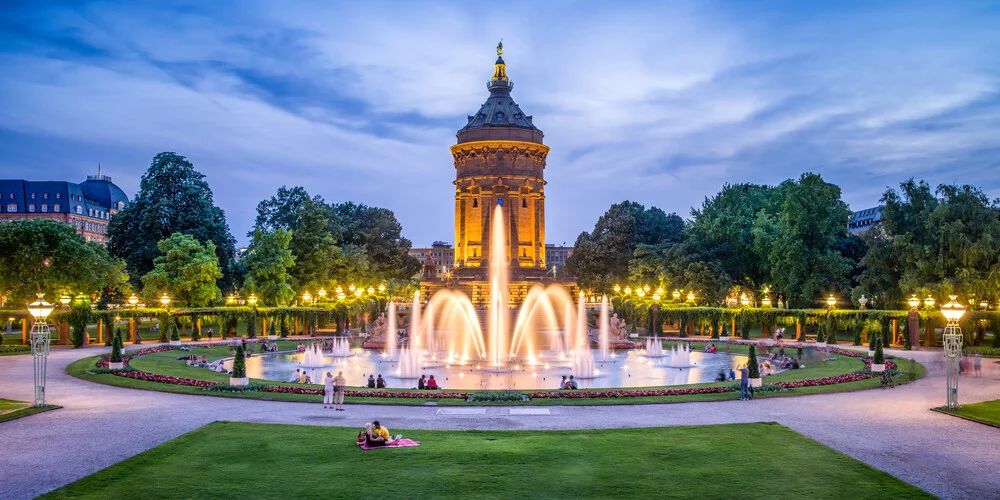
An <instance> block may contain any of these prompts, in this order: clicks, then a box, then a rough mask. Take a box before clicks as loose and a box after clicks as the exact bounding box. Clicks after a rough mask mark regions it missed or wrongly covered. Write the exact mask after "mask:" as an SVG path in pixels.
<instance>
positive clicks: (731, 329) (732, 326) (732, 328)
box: [729, 316, 736, 337]
mask: <svg viewBox="0 0 1000 500" xmlns="http://www.w3.org/2000/svg"><path fill="white" fill-rule="evenodd" d="M730 320H731V323H730V327H729V335H730V336H732V337H736V316H733V317H732V318H730Z"/></svg>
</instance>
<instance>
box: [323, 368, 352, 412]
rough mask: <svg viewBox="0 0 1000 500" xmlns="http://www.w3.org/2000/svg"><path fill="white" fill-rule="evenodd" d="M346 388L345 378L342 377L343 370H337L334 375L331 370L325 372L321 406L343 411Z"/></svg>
mask: <svg viewBox="0 0 1000 500" xmlns="http://www.w3.org/2000/svg"><path fill="white" fill-rule="evenodd" d="M346 389H347V379H345V378H344V372H342V371H341V372H337V376H336V377H334V376H333V372H326V378H324V379H323V408H330V409H333V410H336V411H344V392H346Z"/></svg>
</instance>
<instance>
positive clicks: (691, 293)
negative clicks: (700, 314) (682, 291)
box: [687, 292, 694, 304]
mask: <svg viewBox="0 0 1000 500" xmlns="http://www.w3.org/2000/svg"><path fill="white" fill-rule="evenodd" d="M687 301H688V302H691V303H692V304H693V303H694V292H688V294H687Z"/></svg>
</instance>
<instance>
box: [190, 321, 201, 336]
mask: <svg viewBox="0 0 1000 500" xmlns="http://www.w3.org/2000/svg"><path fill="white" fill-rule="evenodd" d="M198 320H199V317H198V316H192V317H191V341H192V342H194V341H196V340H201V331H200V330H201V326H200V322H199V321H198Z"/></svg>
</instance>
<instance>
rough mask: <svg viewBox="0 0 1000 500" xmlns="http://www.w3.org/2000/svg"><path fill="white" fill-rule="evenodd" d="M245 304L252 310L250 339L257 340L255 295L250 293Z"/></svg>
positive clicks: (307, 293)
mask: <svg viewBox="0 0 1000 500" xmlns="http://www.w3.org/2000/svg"><path fill="white" fill-rule="evenodd" d="M304 295H309V292H306V293H305V294H304ZM247 304H250V307H252V308H253V316H252V317H251V318H250V321H253V330H252V331H253V335H251V336H250V337H251V338H257V294H255V293H251V294H250V296H249V297H247Z"/></svg>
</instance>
